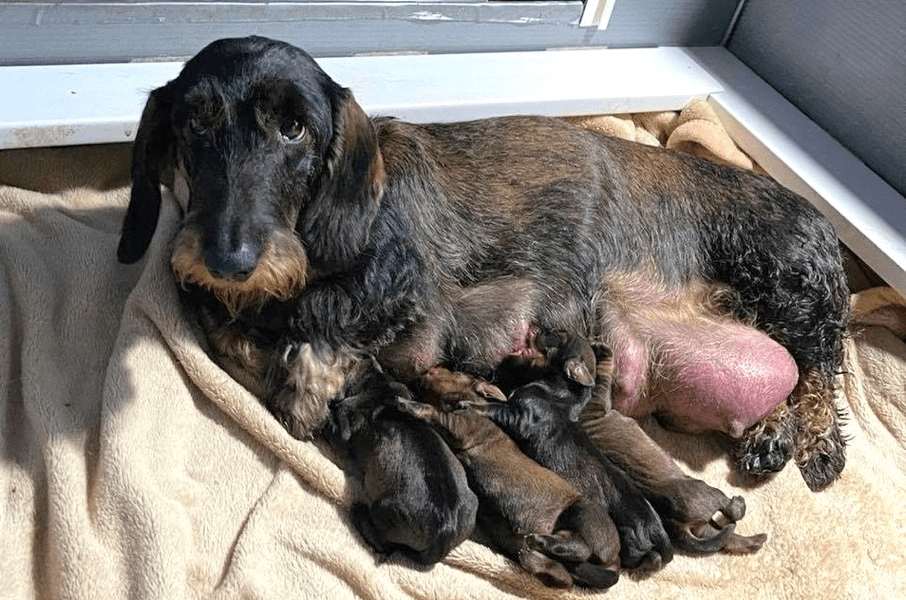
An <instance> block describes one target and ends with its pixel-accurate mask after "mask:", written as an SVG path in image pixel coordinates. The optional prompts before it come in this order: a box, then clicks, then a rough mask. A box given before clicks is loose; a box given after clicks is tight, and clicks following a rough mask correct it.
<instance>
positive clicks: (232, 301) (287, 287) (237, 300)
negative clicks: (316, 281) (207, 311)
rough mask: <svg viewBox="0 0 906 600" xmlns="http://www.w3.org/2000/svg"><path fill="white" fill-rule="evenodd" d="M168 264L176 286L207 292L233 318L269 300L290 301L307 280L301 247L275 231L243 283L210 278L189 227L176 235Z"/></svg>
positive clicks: (198, 240) (197, 236) (288, 234)
mask: <svg viewBox="0 0 906 600" xmlns="http://www.w3.org/2000/svg"><path fill="white" fill-rule="evenodd" d="M170 264H171V266H172V268H173V272H174V273H175V274H176V277H177V278H178V279H179V281H180V283H182V284H183V285H186V284H189V283H194V284H197V285H200V286H202V287H204V288H206V289H208V290H210V291H211V292H212V293H213V294H214V295H215V296H216V297H217V299H218V300H220V301H221V302H222V303H223V304H224V306H226V307H227V310H229V311H230V314H233V315H236V314H238V313H239V312H240V311H242V310H245V309H249V308H253V309H254V308H259V307H261V306H262V305H263V304H264V303H265V302H266V301H267V300H270V299H277V300H282V301H285V300H289V299H291V298H294V297H296V296H297V295H298V294H299V293H300V292H301V290H302V289H303V288H304V287H305V284H306V281H307V279H308V258H307V257H306V255H305V250H304V249H303V248H302V244H301V243H300V242H299V240H298V239H297V238H296V237H295V236H294V235H292V233H291V232H286V231H283V230H279V229H278V230H274V231H273V232H272V233H271V237H270V239H269V240H268V242H267V246H266V247H265V250H264V254H263V255H262V256H261V259H260V260H259V261H258V266H257V267H256V268H255V270H254V271H253V272H252V274H251V276H250V277H249V278H248V279H246V280H245V281H233V280H226V279H218V278H216V277H214V276H213V275H211V272H210V271H209V270H208V268H207V267H206V266H205V263H204V257H203V256H202V244H201V236H200V234H199V232H198V231H197V230H196V229H194V228H193V227H191V226H188V227H185V228H184V229H183V230H182V231H180V232H179V234H178V235H177V236H176V239H175V241H174V245H173V253H172V256H171V259H170Z"/></svg>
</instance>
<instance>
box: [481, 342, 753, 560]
mask: <svg viewBox="0 0 906 600" xmlns="http://www.w3.org/2000/svg"><path fill="white" fill-rule="evenodd" d="M534 347H536V348H537V349H538V351H539V354H540V355H542V356H543V359H534V360H532V361H529V362H526V361H524V360H518V359H508V360H505V361H504V363H503V364H502V365H501V368H500V371H502V372H501V373H500V374H499V378H498V380H499V381H500V383H501V385H504V386H507V385H513V384H517V385H518V387H516V388H515V389H514V388H508V387H504V389H505V390H507V391H508V392H510V396H509V400H508V401H507V403H506V404H497V405H493V404H491V405H489V404H486V403H484V402H481V403H480V404H481V405H480V407H479V408H478V410H479V411H480V412H483V413H486V414H490V416H491V418H492V419H493V420H495V422H497V423H498V424H500V425H501V427H503V428H504V430H506V431H507V432H508V433H510V435H512V436H514V437H516V438H517V439H519V440H531V441H530V442H528V445H530V446H531V450H530V451H528V453H529V455H531V456H534V455H533V453H532V452H533V451H534V449H535V447H537V446H541V447H542V448H544V447H545V445H546V444H551V445H552V446H554V447H555V449H549V448H548V449H544V450H542V451H543V453H544V454H545V455H548V456H554V457H555V458H554V460H555V461H557V464H556V465H548V466H551V468H554V470H557V471H558V472H560V473H561V474H562V475H564V476H565V477H566V478H567V480H569V481H571V482H573V483H574V484H576V485H577V487H579V489H580V490H583V491H584V490H586V489H589V488H590V489H591V490H592V492H593V493H599V492H598V488H597V487H596V486H595V485H594V483H595V482H594V480H592V481H591V483H589V482H588V481H586V482H585V483H584V484H582V483H581V480H583V479H586V480H587V479H589V477H588V475H587V473H588V471H586V470H585V468H586V467H587V465H588V463H592V464H593V463H594V461H595V460H600V455H599V452H596V451H595V450H594V448H593V447H592V446H595V447H597V450H599V451H600V454H603V456H604V457H606V459H609V461H611V462H612V463H613V466H616V467H617V468H618V469H619V470H621V471H622V472H624V473H625V474H626V475H627V476H628V478H629V480H631V481H632V483H633V484H634V485H635V486H636V487H637V488H638V489H639V491H641V493H642V495H644V496H645V499H646V500H648V501H649V502H650V503H651V505H652V507H653V508H654V509H655V511H656V512H657V514H658V516H659V517H660V518H661V521H662V523H663V525H664V527H665V529H666V531H667V533H668V534H669V536H670V540H671V542H672V543H673V545H674V547H676V548H677V549H680V550H683V551H686V552H690V553H697V554H704V553H711V552H717V551H724V552H730V553H749V552H754V551H756V550H758V549H759V548H761V546H762V544H763V543H764V541H765V540H766V539H767V536H766V535H764V534H759V535H754V536H749V537H745V536H741V535H739V534H737V533H735V531H734V530H735V528H736V522H737V521H739V520H740V519H742V518H743V516H745V510H746V504H745V500H744V499H743V498H742V497H741V496H735V497H733V498H729V497H727V495H726V494H724V493H723V492H722V491H720V490H718V489H717V488H714V487H712V486H710V485H708V484H707V483H705V482H704V481H701V480H699V479H695V478H693V477H689V476H688V475H686V474H685V473H684V472H683V471H682V470H681V469H680V468H679V466H678V465H677V464H676V463H675V462H674V460H673V459H672V458H671V457H670V456H669V455H668V454H667V453H666V452H664V450H663V449H661V448H660V447H659V446H658V445H657V444H656V443H655V442H654V440H652V439H651V438H650V437H649V436H648V435H647V434H646V433H645V432H644V431H643V430H642V428H641V427H639V425H638V423H637V422H636V421H635V420H633V419H630V418H629V417H626V416H623V415H621V414H620V413H619V412H617V411H615V410H612V409H611V408H610V406H609V397H610V390H611V383H612V378H613V356H612V353H611V352H610V350H609V349H608V348H607V347H605V346H601V345H595V346H592V344H589V343H588V342H587V341H586V340H585V339H584V338H581V337H580V336H575V335H571V334H569V333H567V332H539V334H538V335H537V336H536V338H535V341H534ZM591 373H594V376H591V375H590V374H591ZM589 380H591V382H593V386H594V389H593V390H592V383H590V382H589ZM472 387H473V388H477V386H476V385H473V386H472ZM473 397H474V396H473ZM577 420H578V421H579V423H575V421H577ZM570 452H573V453H575V454H572V455H571V454H570ZM582 455H587V457H586V458H585V460H582V459H581V456H582ZM542 463H543V464H546V463H544V461H542ZM605 464H606V463H605ZM563 465H566V469H567V471H566V472H561V471H560V470H559V468H563ZM558 467H559V468H558ZM592 471H593V470H592ZM574 478H575V479H574ZM617 522H618V523H619V521H618V520H617Z"/></svg>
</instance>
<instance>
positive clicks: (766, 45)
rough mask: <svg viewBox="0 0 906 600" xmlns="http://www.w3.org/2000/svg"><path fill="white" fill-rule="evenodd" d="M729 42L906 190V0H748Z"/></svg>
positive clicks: (764, 75)
mask: <svg viewBox="0 0 906 600" xmlns="http://www.w3.org/2000/svg"><path fill="white" fill-rule="evenodd" d="M728 47H729V49H730V51H731V52H733V54H735V55H736V56H737V57H739V58H740V59H741V60H742V61H743V62H744V63H746V65H748V66H749V67H750V68H751V69H752V70H754V71H755V72H756V73H758V74H759V75H760V76H761V77H762V78H763V79H765V80H766V81H767V82H768V83H770V84H771V85H772V86H773V87H774V88H775V89H777V90H778V91H779V92H780V93H781V94H783V95H784V96H785V97H786V98H787V99H788V100H789V101H790V102H792V103H793V104H794V105H795V106H796V107H797V108H799V110H801V111H802V112H804V113H805V114H806V115H808V116H809V117H810V118H811V119H812V120H813V121H815V122H816V123H818V124H819V125H820V126H821V127H822V128H824V129H825V130H826V131H827V132H828V133H830V134H831V135H832V136H834V137H835V138H836V139H837V140H839V141H840V142H841V143H842V144H843V145H844V146H846V147H847V148H849V149H850V151H852V152H853V153H854V154H855V155H856V156H858V157H859V158H860V159H861V160H862V161H863V162H865V164H866V165H868V166H869V167H870V168H871V169H873V170H874V171H875V172H876V173H878V174H879V175H880V176H881V177H882V178H884V179H885V180H886V181H887V182H888V183H890V184H891V185H892V186H893V187H894V188H896V189H897V191H899V192H900V193H901V194H904V195H906V143H904V142H903V132H904V131H906V2H903V0H867V1H864V2H852V1H850V0H813V1H811V2H790V1H789V0H748V2H747V3H746V5H745V8H744V10H743V11H742V15H741V17H740V19H739V22H738V24H737V27H736V30H735V31H734V33H733V36H732V38H731V39H730V43H729V46H728Z"/></svg>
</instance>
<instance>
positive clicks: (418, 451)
mask: <svg viewBox="0 0 906 600" xmlns="http://www.w3.org/2000/svg"><path fill="white" fill-rule="evenodd" d="M351 392H353V395H350V396H347V397H346V398H343V399H342V400H337V401H334V402H333V403H331V407H330V417H329V419H328V421H327V423H325V425H324V427H323V428H322V430H321V432H322V434H323V438H324V439H325V440H326V441H327V442H328V443H329V444H330V446H331V447H332V449H333V450H334V452H335V453H336V454H337V455H338V456H339V457H341V458H342V459H343V462H344V470H345V471H346V473H347V474H348V475H349V476H350V477H351V478H352V479H353V480H354V481H355V482H356V484H357V485H356V494H355V497H356V498H355V500H354V502H353V503H352V506H351V517H352V522H353V525H354V526H355V527H356V529H357V530H358V531H359V533H360V534H361V535H362V537H363V538H364V539H365V541H367V542H368V543H369V544H370V545H371V546H372V547H373V548H374V549H375V550H376V551H377V552H378V553H379V554H382V555H384V556H389V555H392V554H394V553H396V552H398V553H400V554H402V555H403V556H405V557H407V558H409V559H410V560H413V561H415V562H418V563H421V564H424V565H432V564H434V563H436V562H438V561H440V560H442V559H443V558H444V557H445V556H446V555H447V554H448V553H449V552H450V550H452V549H453V548H455V547H456V546H458V545H459V544H460V543H461V542H462V541H463V540H465V539H467V538H468V537H469V536H470V535H472V531H473V529H474V527H475V514H476V512H477V510H478V498H477V497H476V496H475V494H474V493H473V492H472V491H471V490H470V489H469V486H468V482H467V481H466V474H465V471H464V470H463V468H462V465H461V464H460V463H459V461H458V460H457V459H456V457H455V456H454V455H453V453H452V452H451V451H450V449H449V448H447V445H446V444H445V443H444V442H443V440H442V439H441V438H440V436H439V435H438V434H437V432H436V431H434V429H433V428H432V427H431V426H429V425H428V424H426V423H425V422H424V421H421V420H420V419H416V418H415V417H413V416H411V415H409V414H406V413H403V412H401V411H399V410H398V409H397V408H396V406H395V400H396V398H397V397H403V398H409V392H408V390H407V389H406V388H405V387H404V386H401V385H399V384H393V383H392V382H389V381H387V379H386V378H385V377H384V375H383V373H381V372H380V367H378V366H377V365H376V364H375V368H374V369H373V370H372V372H370V373H368V374H366V375H365V376H363V377H361V378H359V384H358V389H355V390H351Z"/></svg>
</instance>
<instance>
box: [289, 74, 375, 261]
mask: <svg viewBox="0 0 906 600" xmlns="http://www.w3.org/2000/svg"><path fill="white" fill-rule="evenodd" d="M333 121H334V123H333V124H334V128H333V138H332V140H331V142H330V146H329V148H328V150H327V156H326V159H327V160H326V169H325V170H324V174H323V176H322V180H321V182H320V186H319V188H318V192H317V194H316V197H315V199H314V200H313V202H312V204H311V206H310V208H309V211H308V215H307V218H306V219H305V221H306V222H305V223H304V227H305V231H304V232H303V237H304V238H305V240H306V245H308V246H309V249H310V250H311V251H314V254H316V255H317V256H318V257H319V258H320V259H321V260H324V261H327V262H328V263H333V266H334V267H336V268H345V267H348V265H349V264H350V263H351V262H352V261H354V260H356V258H357V256H358V254H359V253H360V252H361V251H362V249H363V248H364V246H365V244H366V243H367V242H368V235H369V232H370V230H371V224H372V222H373V221H374V217H375V215H377V212H378V209H379V208H380V203H381V197H382V195H383V193H384V180H385V178H386V174H385V172H384V161H383V158H382V157H381V151H380V148H379V147H378V141H377V134H376V132H375V130H374V126H373V125H372V124H371V120H370V119H369V118H368V116H367V115H366V114H365V111H363V110H362V108H361V107H360V106H359V104H358V103H357V102H356V101H355V98H354V97H353V95H352V92H350V91H349V90H347V89H344V88H340V89H339V91H338V93H337V94H336V97H335V100H334V106H333Z"/></svg>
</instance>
